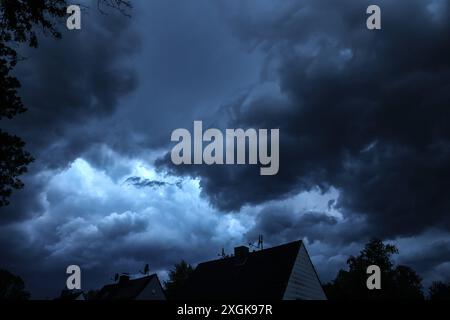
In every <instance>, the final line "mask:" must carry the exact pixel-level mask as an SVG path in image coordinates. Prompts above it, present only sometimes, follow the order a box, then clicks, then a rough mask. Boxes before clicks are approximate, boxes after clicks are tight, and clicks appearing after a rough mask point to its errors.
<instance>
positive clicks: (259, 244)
mask: <svg viewBox="0 0 450 320" xmlns="http://www.w3.org/2000/svg"><path fill="white" fill-rule="evenodd" d="M258 248H259V250H264V241H263V235H262V234H260V235H259V237H258Z"/></svg>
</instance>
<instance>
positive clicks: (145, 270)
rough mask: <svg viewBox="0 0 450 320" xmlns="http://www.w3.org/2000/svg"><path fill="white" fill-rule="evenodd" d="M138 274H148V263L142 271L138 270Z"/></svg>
mask: <svg viewBox="0 0 450 320" xmlns="http://www.w3.org/2000/svg"><path fill="white" fill-rule="evenodd" d="M139 273H140V274H143V275H144V276H146V275H148V274H149V273H150V267H149V266H148V263H147V264H145V266H144V271H141V270H139Z"/></svg>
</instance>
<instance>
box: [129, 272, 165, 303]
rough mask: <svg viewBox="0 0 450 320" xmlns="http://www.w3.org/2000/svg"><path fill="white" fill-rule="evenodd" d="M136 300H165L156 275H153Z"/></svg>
mask: <svg viewBox="0 0 450 320" xmlns="http://www.w3.org/2000/svg"><path fill="white" fill-rule="evenodd" d="M136 300H166V296H165V295H164V292H163V290H162V287H161V284H160V282H159V280H158V277H153V278H152V279H151V280H150V282H149V283H148V285H147V286H146V287H145V289H144V290H142V292H141V293H140V294H139V295H138V296H137V297H136Z"/></svg>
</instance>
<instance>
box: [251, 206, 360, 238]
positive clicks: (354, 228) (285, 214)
mask: <svg viewBox="0 0 450 320" xmlns="http://www.w3.org/2000/svg"><path fill="white" fill-rule="evenodd" d="M255 222H256V223H255V225H254V226H253V227H252V228H251V229H250V230H249V231H248V232H247V234H246V238H247V239H249V240H250V239H255V238H257V235H258V234H263V235H267V237H266V240H267V241H268V243H269V244H270V245H276V244H281V243H285V242H289V241H292V240H293V239H302V238H306V239H308V241H310V242H315V241H321V242H328V243H333V244H334V245H345V244H348V243H351V242H355V241H360V240H364V239H366V240H368V239H367V238H366V237H369V235H368V234H367V233H366V231H367V225H366V223H365V221H364V219H363V218H361V217H358V216H355V215H354V216H349V217H345V218H344V219H342V218H337V217H335V216H332V215H330V214H327V213H324V212H295V211H293V210H292V208H289V207H286V206H280V205H268V206H266V207H264V209H262V210H261V211H260V212H259V213H258V215H257V217H256V221H255Z"/></svg>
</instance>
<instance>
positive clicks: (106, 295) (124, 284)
mask: <svg viewBox="0 0 450 320" xmlns="http://www.w3.org/2000/svg"><path fill="white" fill-rule="evenodd" d="M152 280H157V283H158V285H159V287H161V284H160V282H159V279H158V276H157V275H156V274H152V275H149V276H145V277H142V278H138V279H130V278H129V277H128V276H121V277H120V280H119V282H118V283H114V284H108V285H106V286H104V287H103V288H102V289H101V290H100V291H99V293H98V294H97V296H96V299H97V300H134V299H137V298H138V297H139V295H141V293H142V292H143V291H144V289H145V288H146V287H147V286H148V285H149V284H150V282H151V281H152ZM161 290H162V288H161Z"/></svg>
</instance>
